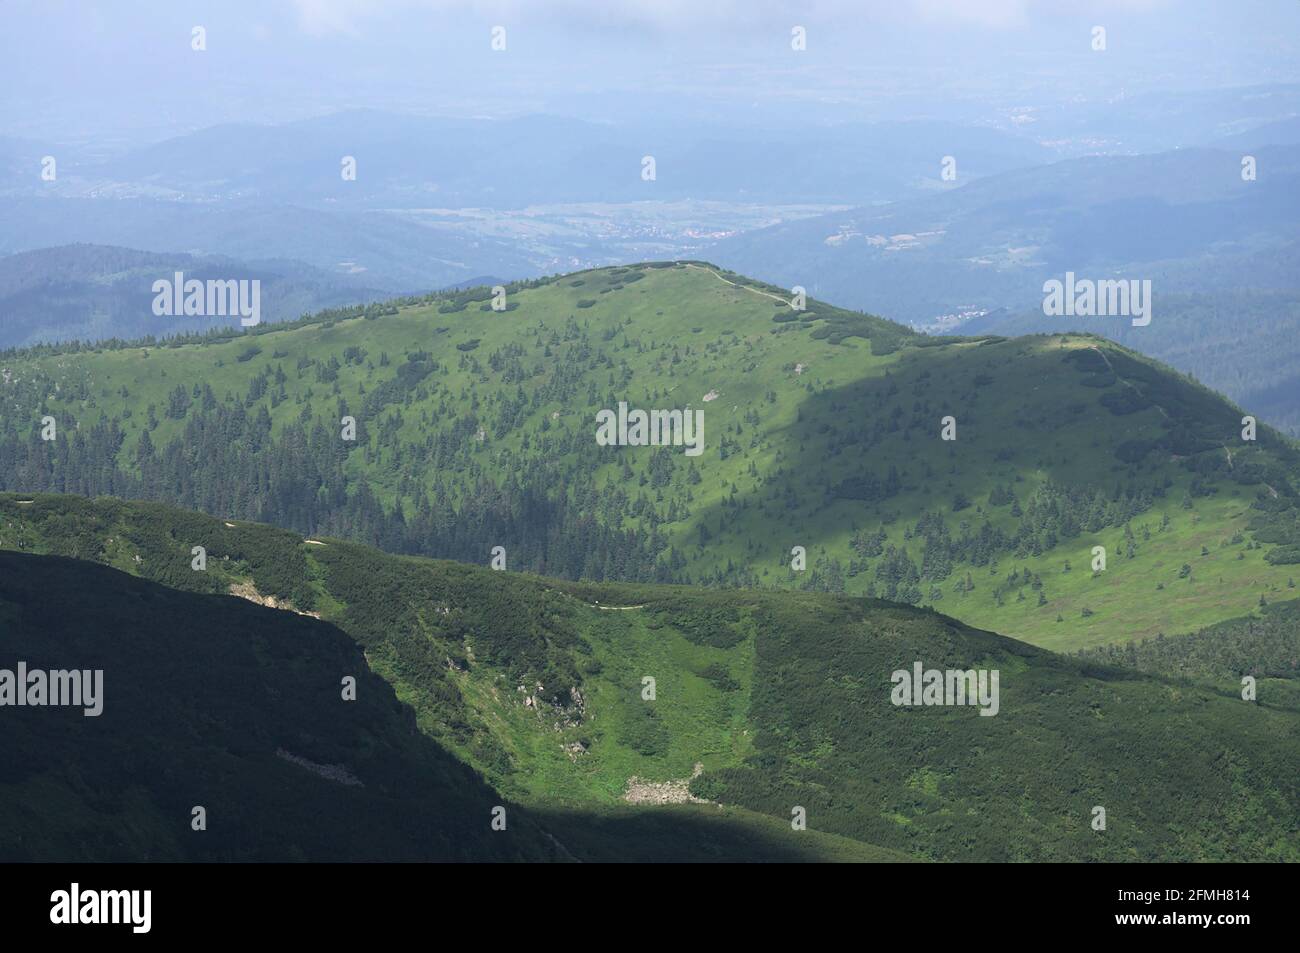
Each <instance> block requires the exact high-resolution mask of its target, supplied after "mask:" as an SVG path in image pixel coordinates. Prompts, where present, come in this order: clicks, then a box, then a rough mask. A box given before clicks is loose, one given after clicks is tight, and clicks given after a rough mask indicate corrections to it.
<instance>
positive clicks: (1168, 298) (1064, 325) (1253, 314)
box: [961, 245, 1300, 434]
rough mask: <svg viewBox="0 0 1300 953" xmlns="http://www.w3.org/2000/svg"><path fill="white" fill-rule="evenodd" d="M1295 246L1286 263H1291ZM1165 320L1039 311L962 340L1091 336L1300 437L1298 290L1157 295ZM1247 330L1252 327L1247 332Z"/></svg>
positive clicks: (980, 321) (968, 329)
mask: <svg viewBox="0 0 1300 953" xmlns="http://www.w3.org/2000/svg"><path fill="white" fill-rule="evenodd" d="M1297 251H1300V246H1296V245H1293V246H1292V247H1291V249H1290V251H1289V254H1288V256H1287V258H1285V259H1283V260H1284V261H1293V260H1294V257H1295V253H1296V252H1297ZM1159 307H1160V320H1158V321H1156V320H1153V321H1152V322H1151V324H1150V325H1148V326H1146V327H1141V328H1135V327H1133V326H1132V325H1131V324H1127V323H1123V322H1119V323H1116V322H1108V323H1106V324H1105V325H1100V326H1099V323H1098V322H1097V321H1096V320H1095V319H1086V318H1077V317H1054V318H1049V317H1047V316H1045V315H1044V314H1043V309H1042V308H1041V307H1039V308H1034V309H1031V310H1029V311H1026V312H1023V313H1020V314H1007V313H1005V312H1003V313H1000V314H998V315H988V316H986V317H984V318H977V319H975V320H974V321H971V322H968V323H966V324H963V325H962V326H961V332H962V333H963V334H1005V335H1019V334H1041V333H1051V332H1061V331H1091V332H1094V333H1099V334H1103V335H1104V336H1105V337H1107V338H1109V339H1111V340H1112V341H1117V342H1119V343H1120V344H1123V345H1124V346H1126V347H1131V348H1133V349H1135V350H1138V351H1141V352H1142V353H1143V354H1148V355H1150V356H1152V357H1154V358H1156V359H1157V360H1159V361H1162V362H1164V363H1166V364H1169V365H1170V366H1172V367H1176V368H1178V369H1179V370H1181V371H1184V372H1186V373H1189V374H1192V375H1194V376H1195V377H1196V379H1197V380H1198V381H1200V382H1202V383H1203V384H1205V385H1206V386H1207V387H1212V388H1213V389H1215V390H1217V391H1219V392H1220V393H1223V394H1227V395H1228V396H1230V397H1231V398H1232V399H1233V400H1234V401H1236V402H1237V403H1238V404H1240V405H1241V406H1243V407H1249V408H1250V409H1251V410H1252V411H1253V412H1255V413H1256V414H1258V415H1259V417H1260V419H1261V420H1266V421H1268V422H1269V423H1270V424H1272V425H1273V426H1275V427H1277V428H1278V429H1279V430H1283V431H1285V432H1287V433H1289V434H1300V339H1298V338H1297V335H1296V331H1297V329H1300V291H1294V290H1293V291H1224V292H1219V293H1205V294H1165V295H1161V296H1160V304H1159ZM1243 328H1250V332H1249V333H1243Z"/></svg>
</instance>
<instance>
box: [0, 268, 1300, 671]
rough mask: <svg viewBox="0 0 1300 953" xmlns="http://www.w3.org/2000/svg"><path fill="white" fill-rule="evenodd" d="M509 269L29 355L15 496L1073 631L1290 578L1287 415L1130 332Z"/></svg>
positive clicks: (1113, 626) (1002, 626) (1031, 633)
mask: <svg viewBox="0 0 1300 953" xmlns="http://www.w3.org/2000/svg"><path fill="white" fill-rule="evenodd" d="M505 290H506V303H505V310H504V311H500V312H498V311H494V310H493V308H492V303H491V297H492V293H491V289H487V288H481V289H468V290H463V291H457V292H449V293H446V294H441V295H432V296H427V297H424V298H419V299H401V300H398V301H394V302H389V303H387V304H384V305H372V306H369V307H366V308H357V309H343V310H339V311H332V312H324V313H322V314H321V315H318V316H314V317H312V318H307V319H303V320H301V321H298V322H293V323H291V324H288V325H282V326H274V327H259V328H254V329H250V330H251V333H232V332H218V333H212V334H210V335H208V336H206V337H203V338H201V339H198V340H177V341H171V342H165V343H162V344H157V343H154V344H147V343H146V344H141V345H130V344H126V343H121V342H118V343H115V344H113V345H112V346H105V347H95V348H89V347H85V346H68V347H60V348H35V349H30V350H27V351H22V352H9V353H8V354H6V355H4V356H3V357H2V358H0V406H3V407H4V414H3V417H2V418H0V488H3V489H8V490H14V491H22V492H46V491H56V492H75V493H82V494H87V495H95V494H113V495H118V496H127V497H144V498H152V499H160V500H166V501H169V502H173V503H176V504H178V505H182V506H185V507H188V508H192V509H196V510H201V511H205V512H209V513H213V514H217V515H222V516H227V517H232V518H238V519H252V520H260V521H265V522H271V523H275V524H278V525H281V526H284V527H288V528H291V529H293V530H295V531H296V532H298V533H300V534H318V533H323V534H327V535H333V536H338V537H346V538H351V539H354V540H357V541H360V542H364V543H368V544H371V545H375V546H378V547H380V548H383V549H385V550H388V551H393V552H407V553H417V554H423V555H432V556H439V557H450V558H455V559H458V560H461V561H466V562H478V563H486V562H487V561H488V560H489V559H490V558H492V553H493V552H494V551H496V550H497V548H498V547H500V548H501V549H504V551H505V558H506V561H507V562H506V564H507V568H510V569H522V570H527V571H531V572H537V573H540V574H543V575H549V576H560V577H566V578H571V579H592V580H628V581H658V582H681V583H692V584H697V585H698V584H703V585H731V586H736V585H743V586H747V587H761V588H768V587H770V588H780V589H816V590H822V591H832V592H844V593H846V594H850V595H865V596H873V595H874V596H881V597H885V598H888V599H892V600H898V601H904V602H909V603H912V604H927V605H933V606H935V607H936V608H940V609H942V610H943V611H944V612H945V613H948V614H950V615H953V616H955V617H958V618H960V619H962V620H963V621H965V622H968V623H970V624H973V625H976V626H981V627H985V628H989V629H993V630H996V631H1000V632H1003V633H1006V634H1008V635H1011V636H1014V637H1016V638H1019V639H1022V640H1025V641H1029V642H1032V643H1035V644H1039V645H1044V646H1047V647H1051V648H1056V649H1063V650H1074V649H1078V648H1083V647H1087V646H1094V645H1105V644H1114V643H1123V642H1126V641H1128V640H1130V639H1141V638H1149V637H1154V636H1156V635H1157V634H1161V633H1163V634H1167V635H1173V634H1178V633H1183V632H1189V631H1192V630H1195V629H1198V628H1201V627H1203V626H1206V625H1210V624H1213V623H1215V622H1220V621H1223V620H1225V619H1229V618H1235V617H1238V616H1242V615H1245V614H1247V613H1250V612H1252V611H1254V610H1255V609H1256V608H1257V606H1258V605H1259V603H1260V601H1261V600H1264V601H1277V599H1279V598H1285V597H1286V595H1287V594H1288V592H1289V590H1290V588H1291V587H1292V585H1293V579H1292V576H1293V575H1294V570H1293V569H1291V568H1290V566H1289V565H1288V564H1289V563H1292V562H1294V561H1297V560H1300V548H1297V547H1300V509H1298V508H1297V506H1296V501H1297V496H1296V491H1295V488H1294V486H1293V482H1294V481H1293V475H1294V474H1295V473H1296V467H1297V462H1300V457H1297V452H1296V449H1295V446H1294V445H1293V444H1292V443H1291V442H1290V441H1289V440H1287V439H1286V438H1284V437H1282V436H1281V435H1280V434H1278V433H1277V432H1275V431H1273V430H1271V429H1270V428H1269V427H1267V426H1266V425H1265V424H1263V423H1261V424H1260V426H1259V428H1258V434H1257V436H1258V439H1257V440H1256V441H1254V442H1247V441H1244V440H1242V439H1241V431H1242V417H1243V415H1244V412H1243V411H1242V409H1241V408H1238V407H1235V406H1234V405H1232V404H1231V403H1230V402H1228V401H1226V400H1224V399H1223V398H1222V397H1220V396H1218V395H1216V394H1214V393H1213V392H1212V391H1209V390H1207V389H1206V388H1204V387H1202V386H1200V385H1198V384H1196V383H1195V382H1194V381H1192V380H1189V379H1187V378H1185V377H1183V376H1181V375H1178V374H1176V373H1174V372H1171V371H1169V370H1168V369H1167V368H1164V367H1162V366H1161V365H1159V364H1157V363H1156V362H1154V361H1151V360H1150V359H1148V358H1145V357H1142V356H1140V355H1138V354H1136V353H1134V352H1132V351H1129V350H1127V349H1125V348H1123V347H1121V346H1118V345H1116V344H1113V343H1111V342H1108V341H1105V340H1104V339H1102V338H1098V337H1092V336H1086V335H1052V336H1039V337H1028V338H1018V339H1013V340H1008V339H1003V338H997V337H982V338H927V337H925V336H922V335H919V334H916V333H914V332H912V331H910V330H908V329H906V328H904V327H902V326H900V325H897V324H894V323H892V322H890V321H887V320H885V319H883V318H879V317H875V316H873V315H867V314H862V313H860V312H853V311H845V310H843V309H839V308H835V307H833V306H831V305H828V304H826V303H824V302H821V301H817V300H815V299H808V301H807V307H806V309H805V310H803V311H797V310H794V309H793V308H792V307H791V305H790V301H791V292H789V291H788V290H785V289H780V288H776V287H773V286H771V285H766V284H763V283H761V282H756V281H753V280H751V279H747V278H745V277H743V276H740V275H735V274H732V273H730V272H726V271H722V270H720V269H717V268H715V267H714V266H711V265H709V264H708V263H705V262H654V263H648V264H645V265H639V266H632V267H618V268H607V269H599V270H596V271H589V272H582V273H578V274H573V275H565V276H560V277H556V278H551V279H544V280H538V281H529V282H521V283H517V284H514V285H510V286H508V287H507V288H506V289H505ZM620 402H626V403H627V404H628V405H629V406H630V407H633V408H643V409H663V410H669V409H685V408H695V409H702V410H703V413H704V420H705V428H704V446H705V451H704V454H703V455H702V456H700V457H688V456H686V455H685V454H684V453H682V448H680V447H602V446H598V445H597V444H596V441H595V430H596V427H595V422H596V414H597V412H598V411H599V410H601V409H613V408H616V407H618V405H619V403H620ZM46 416H49V417H53V418H54V420H55V421H56V424H57V428H58V433H57V436H56V438H55V439H54V440H52V441H44V440H42V439H40V432H41V429H42V419H43V418H44V417H46ZM348 417H351V418H354V419H355V422H356V439H355V440H354V441H349V440H345V439H343V437H342V434H343V426H341V425H342V424H343V423H344V418H348ZM947 417H952V418H954V420H955V426H956V439H955V440H953V441H945V440H943V439H942V433H941V431H942V429H943V421H944V419H945V418H947ZM1097 546H1102V547H1104V548H1105V549H1106V554H1107V563H1106V569H1105V570H1104V571H1097V572H1094V571H1092V569H1091V565H1092V562H1093V559H1094V555H1093V554H1094V547H1097ZM795 547H803V549H804V550H805V551H806V560H807V561H806V568H805V569H804V570H803V571H800V570H796V569H794V568H792V567H793V564H794V560H795V559H796V554H795V552H794V549H795Z"/></svg>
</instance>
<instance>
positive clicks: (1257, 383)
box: [709, 123, 1300, 433]
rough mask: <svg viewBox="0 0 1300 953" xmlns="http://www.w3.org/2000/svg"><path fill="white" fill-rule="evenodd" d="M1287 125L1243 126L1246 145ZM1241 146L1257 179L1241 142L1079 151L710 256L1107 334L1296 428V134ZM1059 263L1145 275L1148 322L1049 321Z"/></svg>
mask: <svg viewBox="0 0 1300 953" xmlns="http://www.w3.org/2000/svg"><path fill="white" fill-rule="evenodd" d="M1290 128H1291V127H1290V125H1288V124H1287V123H1278V124H1276V125H1275V126H1271V127H1265V129H1263V130H1255V131H1252V132H1250V133H1245V134H1242V136H1241V137H1240V138H1241V145H1240V148H1241V149H1245V148H1246V147H1247V146H1246V143H1247V142H1249V143H1253V144H1257V143H1258V142H1259V141H1260V140H1261V139H1262V140H1263V141H1265V142H1267V141H1269V140H1273V139H1285V138H1286V136H1288V135H1290V133H1289V132H1288V131H1287V130H1289V129H1290ZM1270 130H1272V131H1271V132H1270ZM1225 145H1226V143H1225ZM1251 148H1253V149H1254V153H1253V154H1254V158H1255V160H1256V162H1257V166H1256V172H1257V175H1258V178H1257V179H1256V180H1255V181H1249V182H1248V181H1243V179H1242V174H1241V173H1242V166H1241V161H1242V155H1243V152H1242V151H1232V152H1228V151H1217V150H1201V149H1188V150H1181V151H1177V152H1168V153H1161V154H1157V155H1145V156H1110V157H1095V158H1083V159H1073V160H1069V161H1066V162H1060V163H1056V164H1054V165H1049V166H1043V167H1040V168H1035V169H1026V170H1021V171H1016V172H1011V173H1006V174H1003V175H997V176H991V177H989V178H985V179H981V180H979V181H976V182H972V183H969V184H966V185H964V186H962V187H961V188H959V189H956V190H953V191H950V192H946V193H944V194H942V195H938V196H934V197H932V198H928V199H923V200H917V201H910V202H903V203H899V204H896V205H890V206H884V207H880V208H862V209H857V210H854V211H850V212H841V213H834V214H831V215H825V216H819V217H816V218H809V219H804V220H801V221H798V222H792V223H786V224H782V225H778V226H773V227H771V228H766V229H761V230H757V231H753V232H748V233H746V234H743V235H739V236H736V237H734V238H730V239H727V240H726V241H723V242H720V243H719V244H718V245H716V246H714V247H713V248H711V249H710V250H709V255H710V257H713V258H714V259H715V260H717V261H719V262H720V263H722V264H724V265H726V266H728V267H730V268H733V269H735V270H737V271H742V272H745V273H749V274H761V275H763V276H764V277H766V278H767V279H768V280H771V281H774V282H777V283H780V284H783V285H787V286H793V285H796V284H799V285H803V286H804V287H807V288H808V289H809V291H810V292H811V293H815V294H817V295H819V296H822V297H826V298H830V299H831V300H835V301H838V302H840V303H841V304H845V305H848V306H851V307H864V308H871V309H872V310H875V311H878V312H879V313H882V314H886V315H888V316H889V317H891V318H894V319H895V320H899V321H904V322H906V323H909V324H912V325H913V326H916V327H919V328H925V329H926V330H928V331H931V332H932V333H958V334H963V333H965V334H983V333H1000V334H1024V333H1030V332H1052V331H1082V332H1085V333H1092V334H1100V335H1103V336H1105V337H1109V338H1111V339H1112V340H1117V341H1120V342H1122V343H1124V344H1125V345H1127V346H1129V347H1132V348H1134V349H1136V350H1138V351H1141V352H1143V353H1145V354H1149V355H1151V356H1153V357H1157V358H1159V359H1161V360H1163V361H1165V362H1167V363H1169V364H1171V365H1173V366H1174V367H1177V368H1178V369H1180V370H1183V371H1189V372H1192V373H1194V374H1196V375H1197V376H1198V378H1199V379H1200V380H1202V381H1204V382H1206V383H1207V384H1209V385H1210V386H1212V387H1215V388H1216V389H1219V390H1222V391H1223V392H1225V393H1227V394H1228V395H1229V396H1231V397H1232V398H1233V399H1234V400H1237V401H1238V402H1239V403H1242V404H1244V405H1246V406H1249V407H1251V408H1253V409H1254V410H1255V411H1256V412H1257V413H1258V414H1260V415H1261V416H1263V417H1264V418H1265V419H1267V420H1269V421H1270V422H1272V423H1273V424H1275V425H1277V426H1279V427H1283V428H1284V429H1287V430H1288V431H1290V432H1293V433H1296V432H1300V429H1297V428H1300V390H1298V389H1297V388H1296V387H1295V385H1294V380H1293V377H1294V375H1293V373H1292V371H1291V368H1293V367H1294V366H1295V364H1296V362H1297V360H1300V353H1297V351H1296V349H1295V346H1294V345H1293V342H1294V340H1295V339H1296V331H1297V324H1296V318H1295V309H1294V306H1293V303H1292V299H1293V298H1294V297H1295V296H1296V295H1297V294H1300V268H1298V267H1297V264H1298V263H1300V226H1298V225H1297V222H1300V204H1297V203H1298V200H1297V198H1296V196H1297V195H1300V166H1297V163H1296V161H1295V157H1294V156H1295V151H1294V149H1292V148H1291V147H1290V146H1278V145H1263V146H1258V147H1257V148H1256V147H1255V146H1254V145H1252V146H1251ZM1067 272H1073V273H1075V274H1076V275H1077V276H1079V277H1087V278H1092V279H1094V280H1098V279H1109V278H1117V279H1125V280H1129V279H1136V280H1143V279H1149V280H1150V281H1151V282H1152V295H1153V299H1154V302H1155V311H1154V314H1155V317H1154V319H1153V321H1152V324H1151V325H1150V326H1147V327H1143V328H1133V327H1131V325H1130V323H1129V321H1127V320H1125V319H1124V318H1123V317H1111V318H1103V317H1094V318H1087V319H1083V318H1052V317H1046V316H1044V315H1043V313H1042V303H1043V297H1044V295H1043V283H1044V282H1045V281H1047V280H1049V279H1053V278H1055V279H1058V280H1060V279H1063V278H1064V276H1065V274H1066V273H1067ZM980 312H991V314H990V315H989V316H987V317H979V316H978V315H979V313H980ZM1035 312H1037V317H1035V316H1034V313H1035Z"/></svg>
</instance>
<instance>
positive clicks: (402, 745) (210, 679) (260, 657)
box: [0, 552, 556, 861]
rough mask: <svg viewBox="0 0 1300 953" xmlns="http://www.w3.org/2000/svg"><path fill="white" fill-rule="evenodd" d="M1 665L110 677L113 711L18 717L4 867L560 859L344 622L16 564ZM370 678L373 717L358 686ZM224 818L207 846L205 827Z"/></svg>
mask: <svg viewBox="0 0 1300 953" xmlns="http://www.w3.org/2000/svg"><path fill="white" fill-rule="evenodd" d="M0 623H2V624H3V629H4V634H5V638H4V646H3V654H2V656H0V667H3V668H4V669H5V670H7V671H8V672H11V673H12V672H13V671H15V668H16V663H17V662H19V661H23V662H26V663H27V666H28V669H29V670H32V669H42V670H54V669H83V670H84V669H89V670H95V669H99V670H102V672H103V681H102V712H101V713H100V714H99V715H98V716H94V717H86V716H85V715H83V713H82V710H81V708H79V707H78V708H52V707H45V708H39V707H21V708H10V707H6V708H5V709H4V722H5V757H4V759H3V763H0V857H3V858H4V859H5V860H6V861H15V860H51V859H58V860H65V861H67V860H81V861H121V860H155V861H158V860H161V861H177V860H186V861H214V860H216V861H256V860H280V861H284V860H314V861H337V860H381V859H382V860H468V859H496V860H514V859H517V860H524V859H532V860H541V859H547V858H550V857H554V856H555V855H556V851H555V849H554V847H553V846H552V845H551V844H550V843H549V842H548V841H547V840H546V839H545V838H544V837H543V836H542V834H541V832H540V831H539V830H538V829H537V827H536V825H535V824H534V823H533V822H532V821H530V820H528V819H527V818H526V816H520V817H519V819H518V826H517V829H516V830H515V831H513V832H511V833H510V834H509V836H504V835H503V834H500V833H497V832H493V831H492V830H491V828H490V822H491V811H492V808H493V807H494V806H496V805H499V804H502V803H503V799H502V798H501V797H500V795H498V794H496V793H495V792H493V791H492V790H491V788H489V787H488V786H487V785H486V784H484V783H483V781H482V779H481V778H479V777H477V776H476V775H475V774H474V772H473V771H471V770H469V769H468V768H467V767H466V766H465V765H463V764H461V763H459V762H458V761H456V760H455V759H452V758H450V757H448V756H447V754H446V753H445V752H442V751H440V750H439V749H438V748H437V747H436V746H435V745H433V744H432V743H431V742H429V741H428V739H426V738H424V737H422V736H421V735H420V734H419V733H418V732H417V731H416V730H415V726H414V724H413V720H412V719H411V717H410V713H409V711H408V710H405V709H404V708H403V706H402V705H401V704H400V703H399V702H398V701H397V699H396V698H395V697H394V695H393V690H392V689H391V688H390V687H389V686H388V685H386V684H385V683H384V682H383V680H381V679H379V678H378V677H376V676H375V675H373V674H372V673H371V672H370V671H369V669H368V668H367V667H366V663H365V659H364V658H363V656H362V653H361V651H360V650H359V649H358V647H357V646H356V645H355V644H354V643H353V642H352V641H351V640H350V639H348V638H347V637H346V636H345V635H343V633H341V632H340V631H339V630H338V629H336V628H335V627H334V626H332V625H328V624H325V623H321V622H318V621H316V620H314V619H309V618H305V617H302V616H297V615H294V614H292V613H287V612H276V611H275V610H272V609H264V608H261V607H259V606H255V605H252V604H251V603H249V602H246V601H243V600H238V599H231V598H225V597H220V596H212V595H198V594H194V593H184V592H178V591H176V590H173V589H169V588H166V587H164V586H161V585H158V584H157V583H153V582H148V581H145V580H143V579H137V578H134V577H132V576H129V575H126V574H124V573H122V572H119V571H117V570H114V569H110V568H107V567H104V566H96V565H93V564H90V563H85V562H81V561H77V560H72V559H67V558H62V557H54V556H35V555H30V554H18V553H12V552H0ZM345 676H351V677H353V678H355V679H356V683H357V685H356V700H355V701H354V702H344V701H343V700H342V697H341V696H342V688H341V685H342V680H343V678H344V677H345ZM196 805H198V806H202V807H203V808H205V809H206V820H207V829H206V830H197V831H196V830H193V829H192V828H191V821H192V817H193V815H192V810H193V808H194V807H195V806H196Z"/></svg>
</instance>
